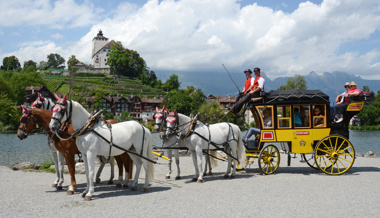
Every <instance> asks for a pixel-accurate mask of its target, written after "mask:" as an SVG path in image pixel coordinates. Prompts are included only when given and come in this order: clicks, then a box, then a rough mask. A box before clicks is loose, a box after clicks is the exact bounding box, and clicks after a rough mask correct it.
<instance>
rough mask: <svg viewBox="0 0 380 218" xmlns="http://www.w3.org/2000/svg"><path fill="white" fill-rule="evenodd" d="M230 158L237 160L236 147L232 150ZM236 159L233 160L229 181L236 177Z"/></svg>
mask: <svg viewBox="0 0 380 218" xmlns="http://www.w3.org/2000/svg"><path fill="white" fill-rule="evenodd" d="M232 156H233V157H234V158H236V159H237V156H238V155H237V150H236V146H235V147H234V148H233V149H232ZM236 159H233V160H232V161H233V169H232V173H231V179H232V178H235V175H236V166H237V165H238V161H237V160H236Z"/></svg>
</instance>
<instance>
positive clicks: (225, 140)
mask: <svg viewBox="0 0 380 218" xmlns="http://www.w3.org/2000/svg"><path fill="white" fill-rule="evenodd" d="M166 122H167V125H166V126H167V134H169V135H170V134H173V133H174V132H177V133H178V134H179V135H180V137H181V138H182V140H184V141H185V143H186V145H187V147H188V148H189V150H190V151H191V155H192V158H193V163H194V167H195V176H194V178H193V180H194V181H195V180H196V181H197V182H203V177H202V174H201V173H199V172H202V153H203V150H224V152H225V153H226V154H227V157H228V167H227V171H226V173H225V174H224V177H226V178H227V177H229V176H230V178H234V177H235V175H236V165H237V163H236V160H237V161H238V162H239V163H240V164H241V165H243V166H244V165H245V162H246V154H245V147H244V145H243V141H242V136H241V131H240V128H239V127H238V126H237V125H235V124H232V123H217V124H212V125H210V126H207V125H205V124H203V123H194V122H193V120H192V119H191V118H190V117H188V116H185V115H183V114H180V113H178V114H177V111H176V110H174V112H173V113H169V114H168V115H167V118H166ZM232 164H233V170H232V173H231V167H232ZM230 173H231V175H229V174H230Z"/></svg>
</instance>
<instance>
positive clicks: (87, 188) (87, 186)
mask: <svg viewBox="0 0 380 218" xmlns="http://www.w3.org/2000/svg"><path fill="white" fill-rule="evenodd" d="M82 158H83V163H84V169H85V170H86V181H87V185H86V189H85V190H84V191H83V193H82V197H83V198H84V197H85V196H86V194H87V193H88V190H89V185H90V180H89V177H88V175H89V173H88V161H87V154H84V153H82Z"/></svg>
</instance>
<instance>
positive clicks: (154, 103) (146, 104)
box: [141, 98, 163, 122]
mask: <svg viewBox="0 0 380 218" xmlns="http://www.w3.org/2000/svg"><path fill="white" fill-rule="evenodd" d="M162 101H163V99H162V98H143V99H141V107H142V113H141V118H142V120H143V121H144V122H146V121H151V120H153V116H154V113H155V111H156V107H160V105H161V103H162Z"/></svg>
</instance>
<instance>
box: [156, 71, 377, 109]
mask: <svg viewBox="0 0 380 218" xmlns="http://www.w3.org/2000/svg"><path fill="white" fill-rule="evenodd" d="M156 73H157V76H158V78H159V79H161V80H162V81H163V82H165V81H166V79H168V78H169V77H170V75H172V74H176V75H178V80H179V81H180V82H181V88H183V89H185V88H186V87H187V86H193V87H195V88H197V89H202V91H203V93H204V94H205V95H209V94H211V95H220V96H226V95H231V96H235V95H237V93H238V89H237V88H236V86H235V85H234V82H232V80H231V79H230V77H229V75H228V74H227V72H222V71H221V72H207V73H205V72H192V73H189V72H165V73H164V72H156ZM261 75H262V76H263V77H264V78H265V91H267V92H268V91H270V90H277V89H278V88H279V87H280V86H281V85H285V84H286V82H287V79H288V78H289V77H278V78H275V79H273V80H271V79H269V78H268V77H267V76H266V74H265V72H262V73H261ZM231 77H232V78H233V80H234V81H235V83H236V84H237V86H238V87H239V89H240V90H241V89H242V88H243V85H244V81H245V74H244V73H243V72H242V73H241V74H240V73H231ZM304 78H305V80H306V82H307V89H309V90H313V89H319V90H321V91H322V92H324V93H325V94H327V95H328V96H330V102H334V99H335V98H336V96H337V95H339V94H341V93H342V92H344V91H345V88H344V84H345V83H346V82H352V81H355V83H356V84H357V87H358V88H359V89H360V90H362V89H363V86H368V87H369V89H370V90H371V91H374V92H375V93H377V91H378V90H380V80H366V79H363V78H361V77H360V76H355V75H352V74H348V73H345V72H338V71H336V72H332V73H329V72H325V73H323V74H321V75H318V74H317V73H315V72H313V71H312V72H310V73H309V74H308V75H305V76H304Z"/></svg>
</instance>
